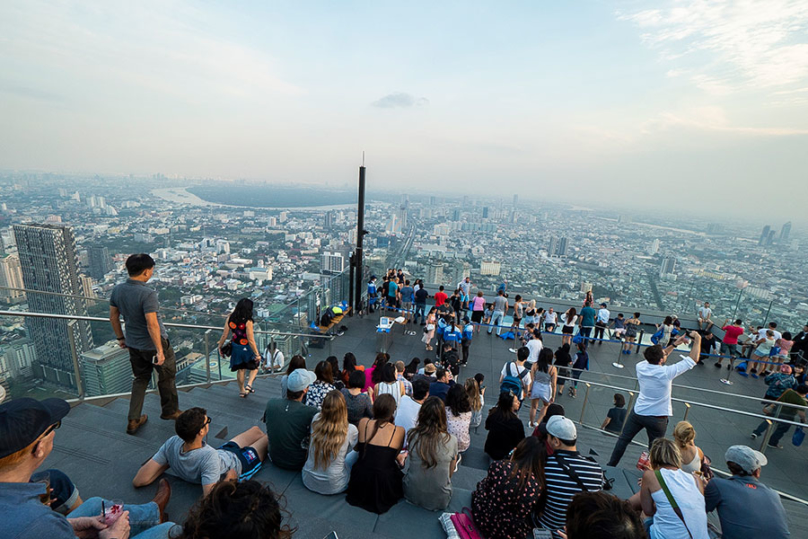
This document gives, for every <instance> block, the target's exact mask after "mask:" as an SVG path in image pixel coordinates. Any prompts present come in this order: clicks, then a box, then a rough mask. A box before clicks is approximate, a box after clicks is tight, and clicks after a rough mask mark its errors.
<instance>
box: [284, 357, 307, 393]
mask: <svg viewBox="0 0 808 539" xmlns="http://www.w3.org/2000/svg"><path fill="white" fill-rule="evenodd" d="M305 368H306V359H305V358H304V357H303V356H301V355H299V354H298V355H294V356H292V359H290V360H289V366H288V367H286V374H284V375H283V377H282V378H281V398H282V399H286V398H288V397H287V396H286V381H287V380H288V379H289V375H290V374H292V372H293V371H296V370H297V369H305Z"/></svg>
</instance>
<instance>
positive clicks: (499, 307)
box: [488, 290, 508, 335]
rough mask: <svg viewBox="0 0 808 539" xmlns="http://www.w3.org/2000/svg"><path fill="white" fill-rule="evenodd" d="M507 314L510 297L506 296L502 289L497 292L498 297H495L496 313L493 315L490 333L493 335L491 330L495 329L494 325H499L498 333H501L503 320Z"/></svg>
mask: <svg viewBox="0 0 808 539" xmlns="http://www.w3.org/2000/svg"><path fill="white" fill-rule="evenodd" d="M507 314H508V298H506V297H505V292H503V291H502V290H500V291H499V292H497V297H496V298H494V313H493V314H492V315H491V325H490V326H489V327H488V334H489V335H491V331H492V330H493V329H494V326H496V327H497V335H499V333H500V332H501V331H502V327H501V326H502V321H503V319H504V318H505V315H507Z"/></svg>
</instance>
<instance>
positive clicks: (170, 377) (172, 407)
mask: <svg viewBox="0 0 808 539" xmlns="http://www.w3.org/2000/svg"><path fill="white" fill-rule="evenodd" d="M162 341H163V355H164V356H165V358H166V360H165V361H164V362H163V364H162V365H155V364H153V363H152V358H153V357H154V356H155V355H157V352H156V351H155V350H138V349H136V348H130V349H129V362H130V363H131V364H132V374H134V375H135V379H134V380H133V381H132V397H131V398H130V401H129V420H130V421H131V420H133V419H140V415H141V413H142V412H143V399H144V398H145V397H146V388H147V387H148V386H149V381H150V380H151V376H152V370H155V371H157V389H158V390H159V392H160V405H161V406H162V408H163V411H162V415H164V416H169V415H171V414H173V413H174V412H176V411H177V410H179V404H178V403H179V400H178V398H177V385H176V377H177V362H176V358H175V357H174V349H173V348H171V343H169V342H168V339H162Z"/></svg>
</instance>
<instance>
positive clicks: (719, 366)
mask: <svg viewBox="0 0 808 539" xmlns="http://www.w3.org/2000/svg"><path fill="white" fill-rule="evenodd" d="M715 366H716V368H717V369H720V368H721V362H720V361H719V362H718V363H716V364H715Z"/></svg>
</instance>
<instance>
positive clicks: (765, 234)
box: [758, 225, 772, 246]
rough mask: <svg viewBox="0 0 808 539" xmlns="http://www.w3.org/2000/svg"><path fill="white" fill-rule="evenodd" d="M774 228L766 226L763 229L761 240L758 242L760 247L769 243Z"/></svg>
mask: <svg viewBox="0 0 808 539" xmlns="http://www.w3.org/2000/svg"><path fill="white" fill-rule="evenodd" d="M771 229H772V227H771V226H769V225H766V226H764V227H763V232H761V233H760V239H759V240H758V245H760V246H765V245H766V242H768V241H769V232H771Z"/></svg>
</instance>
